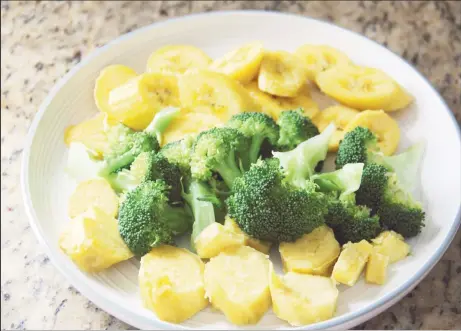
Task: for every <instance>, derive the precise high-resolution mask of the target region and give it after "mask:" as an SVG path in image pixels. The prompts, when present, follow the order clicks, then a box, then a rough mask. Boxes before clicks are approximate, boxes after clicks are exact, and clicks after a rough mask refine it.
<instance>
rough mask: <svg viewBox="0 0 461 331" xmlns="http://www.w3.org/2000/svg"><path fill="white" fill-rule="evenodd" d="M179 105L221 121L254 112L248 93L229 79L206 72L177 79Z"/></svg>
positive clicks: (222, 75) (193, 71) (200, 71)
mask: <svg viewBox="0 0 461 331" xmlns="http://www.w3.org/2000/svg"><path fill="white" fill-rule="evenodd" d="M178 84H179V94H180V100H181V104H182V105H183V106H184V107H187V108H190V109H191V110H192V111H196V112H202V113H207V114H212V115H214V116H216V117H218V118H219V119H221V120H222V121H227V120H228V119H229V118H230V117H231V116H232V115H235V114H238V113H241V112H244V111H255V110H257V109H256V106H255V104H254V103H253V100H252V99H251V97H250V95H249V94H248V91H247V90H245V88H244V87H243V86H242V85H240V83H239V82H237V81H235V80H233V79H232V78H230V77H228V76H226V75H224V74H221V73H217V72H212V71H209V70H192V71H190V72H188V73H186V74H184V75H182V76H181V77H179V82H178Z"/></svg>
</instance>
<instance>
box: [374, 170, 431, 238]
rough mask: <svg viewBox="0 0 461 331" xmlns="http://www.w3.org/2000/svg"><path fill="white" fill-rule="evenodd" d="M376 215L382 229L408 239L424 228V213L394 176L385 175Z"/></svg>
mask: <svg viewBox="0 0 461 331" xmlns="http://www.w3.org/2000/svg"><path fill="white" fill-rule="evenodd" d="M378 215H379V218H380V220H381V223H382V224H383V226H384V227H386V228H387V229H390V230H394V231H395V232H398V233H400V234H401V235H402V236H404V237H406V238H409V237H414V236H416V235H418V234H419V233H420V232H421V229H422V228H423V227H424V220H425V213H424V211H423V209H422V206H421V204H420V203H419V202H418V201H416V200H414V198H413V197H412V195H411V194H410V193H408V192H406V190H405V189H404V188H403V187H401V185H400V183H399V181H398V179H397V175H396V174H387V184H386V188H385V190H384V194H383V197H382V201H381V204H380V205H379V208H378Z"/></svg>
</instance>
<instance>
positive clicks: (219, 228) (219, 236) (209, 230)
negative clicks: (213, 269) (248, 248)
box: [195, 223, 245, 259]
mask: <svg viewBox="0 0 461 331" xmlns="http://www.w3.org/2000/svg"><path fill="white" fill-rule="evenodd" d="M244 244H245V237H244V236H243V234H237V233H235V232H233V231H232V230H229V229H228V228H226V227H224V225H222V224H220V223H212V224H210V225H208V226H207V227H206V228H205V229H203V230H202V232H200V234H199V235H198V237H197V238H196V239H195V249H196V250H197V254H198V256H200V257H201V258H202V259H209V258H212V257H215V256H217V255H219V253H221V252H223V251H225V250H226V249H229V248H233V247H238V246H243V245H244Z"/></svg>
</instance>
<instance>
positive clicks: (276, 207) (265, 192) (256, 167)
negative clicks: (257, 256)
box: [226, 159, 327, 242]
mask: <svg viewBox="0 0 461 331" xmlns="http://www.w3.org/2000/svg"><path fill="white" fill-rule="evenodd" d="M316 187H317V185H316V184H314V183H313V182H311V181H307V182H306V183H305V184H304V185H303V188H302V189H300V188H298V187H295V186H293V185H292V183H291V182H290V181H289V180H288V179H287V178H285V176H284V173H283V171H281V169H280V165H279V162H278V160H277V159H268V160H259V161H258V162H257V163H254V164H253V165H252V166H251V168H250V170H249V171H247V172H246V173H244V175H243V176H242V177H239V178H237V179H236V180H235V183H234V185H233V187H232V194H231V196H230V197H229V198H228V199H227V200H226V204H227V207H228V213H229V215H230V217H232V218H233V219H235V221H236V222H237V224H238V225H239V227H240V228H241V229H242V230H243V231H245V232H246V233H247V234H248V235H250V236H252V237H254V238H257V239H261V240H267V241H273V242H286V241H288V242H291V241H295V240H296V239H298V238H300V237H301V236H302V235H304V234H306V233H309V232H311V231H312V230H313V229H315V228H316V227H318V226H320V225H322V224H323V223H324V215H325V213H326V212H327V203H326V201H325V196H324V194H323V193H321V192H316V190H315V189H316Z"/></svg>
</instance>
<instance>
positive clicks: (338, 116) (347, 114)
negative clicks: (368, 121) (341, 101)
mask: <svg viewBox="0 0 461 331" xmlns="http://www.w3.org/2000/svg"><path fill="white" fill-rule="evenodd" d="M358 113H359V111H358V110H355V109H352V108H349V107H346V106H341V105H336V106H331V107H328V108H326V109H324V110H322V111H321V112H319V113H318V114H317V115H316V116H315V117H314V119H313V122H314V124H315V125H316V126H317V128H318V129H319V131H320V132H322V131H323V130H325V128H326V127H327V126H328V125H329V124H330V123H334V124H335V126H336V131H335V132H334V133H333V136H332V137H331V139H330V142H329V144H328V151H329V152H336V151H337V150H338V146H339V143H340V141H341V140H343V138H344V134H345V131H344V129H345V128H346V126H347V125H348V124H349V122H350V121H352V119H353V118H354V117H355V116H356V115H357V114H358Z"/></svg>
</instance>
